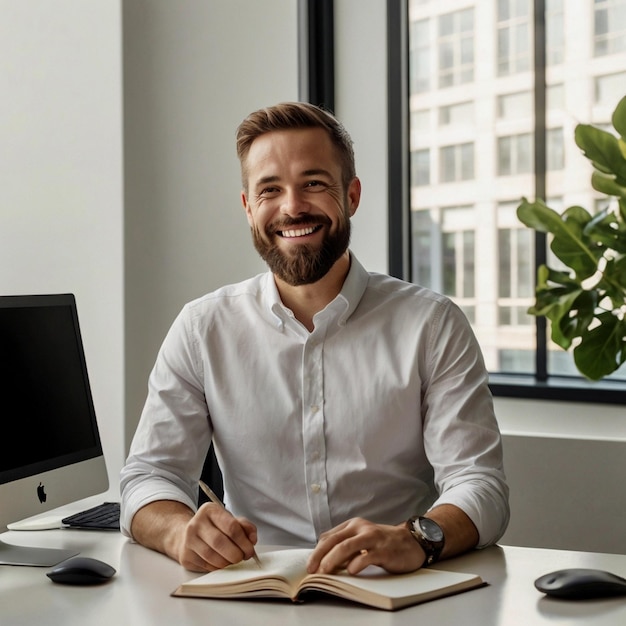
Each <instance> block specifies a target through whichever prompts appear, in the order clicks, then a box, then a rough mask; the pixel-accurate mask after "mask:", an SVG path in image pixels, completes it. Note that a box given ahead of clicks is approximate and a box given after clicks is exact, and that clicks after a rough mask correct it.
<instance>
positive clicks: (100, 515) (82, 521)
mask: <svg viewBox="0 0 626 626" xmlns="http://www.w3.org/2000/svg"><path fill="white" fill-rule="evenodd" d="M61 521H62V522H63V524H65V525H66V526H69V527H70V528H84V529H87V530H90V529H91V530H119V529H120V503H119V502H103V503H102V504H98V505H97V506H94V507H93V508H91V509H87V510H86V511H81V512H80V513H75V514H74V515H70V516H69V517H66V518H65V519H62V520H61Z"/></svg>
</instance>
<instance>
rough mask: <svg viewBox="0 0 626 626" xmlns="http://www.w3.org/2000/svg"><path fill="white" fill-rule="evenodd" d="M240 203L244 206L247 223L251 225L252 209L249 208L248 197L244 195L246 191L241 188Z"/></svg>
mask: <svg viewBox="0 0 626 626" xmlns="http://www.w3.org/2000/svg"><path fill="white" fill-rule="evenodd" d="M241 204H242V206H243V208H244V211H245V212H246V217H247V218H248V224H250V226H252V224H253V220H252V211H251V210H250V203H249V202H248V197H247V196H246V192H245V191H244V190H243V189H242V190H241Z"/></svg>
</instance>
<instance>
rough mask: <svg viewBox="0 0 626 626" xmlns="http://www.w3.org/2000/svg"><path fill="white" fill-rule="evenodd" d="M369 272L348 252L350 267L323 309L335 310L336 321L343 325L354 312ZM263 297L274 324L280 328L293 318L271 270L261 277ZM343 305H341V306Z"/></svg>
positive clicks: (363, 291)
mask: <svg viewBox="0 0 626 626" xmlns="http://www.w3.org/2000/svg"><path fill="white" fill-rule="evenodd" d="M368 280H369V274H368V272H367V271H366V270H365V268H364V267H363V266H362V265H361V263H360V262H359V261H358V259H357V258H356V256H354V253H352V252H350V269H349V270H348V274H347V276H346V280H345V281H344V283H343V287H342V288H341V291H340V292H339V294H338V295H337V297H336V298H335V299H334V300H333V301H332V302H330V303H329V304H328V306H327V307H326V308H325V309H324V310H325V311H326V310H328V309H329V308H332V309H334V310H335V311H337V323H338V324H339V325H340V326H345V324H346V323H347V321H348V318H349V317H350V316H351V315H352V313H354V311H355V310H356V308H357V306H358V305H359V302H360V301H361V298H362V297H363V294H364V293H365V289H366V287H367V283H368ZM263 294H264V295H263V297H264V301H265V305H266V306H267V307H268V309H269V310H270V312H271V314H272V317H273V318H274V320H275V322H276V326H278V327H279V328H282V327H283V325H284V323H285V320H286V318H293V313H292V312H291V311H290V310H288V309H287V308H286V307H285V306H284V305H283V303H282V301H281V299H280V295H279V293H278V288H277V287H276V281H275V280H274V275H273V274H272V272H271V271H268V272H267V273H266V274H265V276H264V277H263ZM342 305H343V306H342Z"/></svg>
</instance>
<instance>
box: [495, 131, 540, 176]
mask: <svg viewBox="0 0 626 626" xmlns="http://www.w3.org/2000/svg"><path fill="white" fill-rule="evenodd" d="M497 156H498V176H511V175H513V174H527V173H529V172H530V171H531V160H532V136H531V134H530V133H522V134H520V135H511V136H510V137H498V154H497Z"/></svg>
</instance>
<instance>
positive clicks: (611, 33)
mask: <svg viewBox="0 0 626 626" xmlns="http://www.w3.org/2000/svg"><path fill="white" fill-rule="evenodd" d="M593 18H594V38H593V51H594V55H595V56H597V57H599V56H605V55H611V54H618V53H620V52H624V51H626V0H596V1H595V2H594V15H593Z"/></svg>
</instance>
